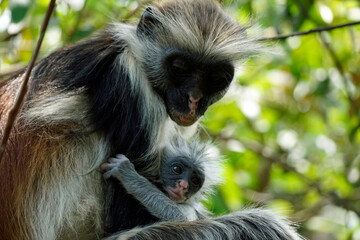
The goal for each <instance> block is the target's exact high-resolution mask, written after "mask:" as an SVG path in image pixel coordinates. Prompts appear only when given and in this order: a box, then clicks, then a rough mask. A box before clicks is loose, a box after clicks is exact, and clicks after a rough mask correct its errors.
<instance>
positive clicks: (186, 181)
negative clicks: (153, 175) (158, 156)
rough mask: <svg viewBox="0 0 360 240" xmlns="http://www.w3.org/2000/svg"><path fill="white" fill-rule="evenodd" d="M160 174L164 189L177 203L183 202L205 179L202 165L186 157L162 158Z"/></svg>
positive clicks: (198, 188)
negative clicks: (197, 164)
mask: <svg viewBox="0 0 360 240" xmlns="http://www.w3.org/2000/svg"><path fill="white" fill-rule="evenodd" d="M160 175H161V176H160V178H161V181H162V186H163V189H164V191H165V192H166V194H167V195H168V196H169V198H171V199H172V200H173V201H175V202H177V203H183V202H185V201H186V200H187V199H189V198H190V197H191V196H192V195H194V194H195V193H196V192H197V191H199V190H200V188H201V187H202V185H203V183H204V179H205V176H204V173H203V169H202V167H201V166H196V165H195V164H194V162H193V161H191V159H189V158H187V157H172V158H169V159H164V161H163V163H162V166H161V174H160Z"/></svg>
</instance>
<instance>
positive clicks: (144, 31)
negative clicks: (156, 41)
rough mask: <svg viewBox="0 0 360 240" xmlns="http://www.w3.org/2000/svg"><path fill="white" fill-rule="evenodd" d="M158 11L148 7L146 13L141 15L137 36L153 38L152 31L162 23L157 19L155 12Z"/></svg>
mask: <svg viewBox="0 0 360 240" xmlns="http://www.w3.org/2000/svg"><path fill="white" fill-rule="evenodd" d="M155 11H156V10H155V9H154V8H153V7H147V8H146V9H145V11H144V13H143V14H142V15H141V18H140V22H139V24H138V26H137V30H136V32H137V35H138V36H139V37H141V36H147V37H149V36H151V34H152V32H153V31H152V30H153V29H154V27H155V26H156V25H157V24H160V22H159V21H158V20H157V19H156V17H155V15H154V12H155Z"/></svg>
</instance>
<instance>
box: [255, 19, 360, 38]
mask: <svg viewBox="0 0 360 240" xmlns="http://www.w3.org/2000/svg"><path fill="white" fill-rule="evenodd" d="M358 24H360V21H356V22H350V23H344V24H340V25H335V26H328V27H318V28H314V29H311V30H309V31H303V32H294V33H290V34H284V35H278V36H274V37H265V38H260V39H258V41H271V40H283V39H287V38H289V37H295V36H302V35H307V34H310V33H317V32H324V31H331V30H334V29H338V28H343V27H350V26H354V25H358Z"/></svg>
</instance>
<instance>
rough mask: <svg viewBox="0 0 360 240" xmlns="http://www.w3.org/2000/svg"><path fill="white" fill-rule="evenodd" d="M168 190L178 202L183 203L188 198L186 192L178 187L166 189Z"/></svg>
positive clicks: (171, 196) (170, 195)
mask: <svg viewBox="0 0 360 240" xmlns="http://www.w3.org/2000/svg"><path fill="white" fill-rule="evenodd" d="M166 192H167V194H168V195H169V197H170V198H171V199H172V200H173V201H175V202H177V203H182V202H184V201H185V200H186V197H185V193H184V192H183V191H179V189H177V188H174V189H173V188H170V187H169V188H167V189H166Z"/></svg>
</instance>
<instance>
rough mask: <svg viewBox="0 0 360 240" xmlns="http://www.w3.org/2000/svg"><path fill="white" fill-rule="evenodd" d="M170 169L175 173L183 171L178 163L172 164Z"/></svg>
mask: <svg viewBox="0 0 360 240" xmlns="http://www.w3.org/2000/svg"><path fill="white" fill-rule="evenodd" d="M171 171H172V172H173V173H175V174H181V173H183V169H182V167H181V166H180V165H178V164H174V165H172V166H171Z"/></svg>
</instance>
